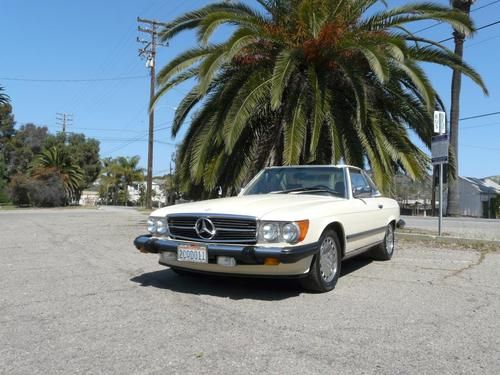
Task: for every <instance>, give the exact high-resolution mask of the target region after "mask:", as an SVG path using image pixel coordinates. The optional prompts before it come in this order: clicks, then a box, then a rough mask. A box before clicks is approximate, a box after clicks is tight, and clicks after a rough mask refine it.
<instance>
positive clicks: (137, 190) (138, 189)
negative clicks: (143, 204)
mask: <svg viewBox="0 0 500 375" xmlns="http://www.w3.org/2000/svg"><path fill="white" fill-rule="evenodd" d="M151 190H152V195H151V202H152V203H153V206H155V207H163V206H165V205H166V204H167V196H166V194H165V181H164V180H163V179H158V178H154V179H153V181H152V189H151ZM145 191H146V181H141V182H134V183H133V184H132V185H129V186H128V200H129V202H131V203H134V204H139V202H140V200H141V194H145Z"/></svg>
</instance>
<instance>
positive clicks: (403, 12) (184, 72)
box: [152, 0, 486, 190]
mask: <svg viewBox="0 0 500 375" xmlns="http://www.w3.org/2000/svg"><path fill="white" fill-rule="evenodd" d="M258 3H259V4H260V5H261V8H262V9H261V10H257V9H253V8H251V7H249V6H247V5H245V4H243V3H231V4H228V3H218V4H211V5H208V6H205V7H204V8H202V9H199V10H196V11H193V12H189V13H186V14H185V15H183V16H180V17H179V18H177V19H176V20H174V21H173V22H172V23H171V24H170V26H169V27H168V28H165V29H164V30H163V32H162V40H163V41H168V40H169V39H171V38H172V37H174V36H176V35H177V34H179V33H180V32H182V31H184V30H188V29H195V30H196V32H197V36H198V42H199V46H198V47H196V48H193V49H189V50H187V51H185V52H184V53H181V54H180V55H179V56H177V57H176V58H174V59H173V60H172V61H170V63H168V64H167V65H166V66H165V67H164V68H163V69H162V70H161V71H160V73H159V75H158V77H157V80H158V85H159V88H158V91H157V94H156V98H155V100H154V101H153V103H152V105H154V104H155V103H156V102H157V101H158V100H159V98H161V97H162V96H163V95H164V94H165V93H166V92H168V90H170V89H172V88H173V87H175V86H176V85H178V84H180V83H182V82H185V81H187V80H189V79H192V78H195V79H196V85H195V86H194V87H193V88H192V89H191V91H190V92H189V93H188V94H187V95H186V96H185V97H184V98H183V100H182V101H181V103H180V104H179V105H178V106H177V110H176V113H175V118H174V122H173V127H172V133H173V135H174V136H175V135H177V134H178V132H179V130H180V129H181V127H182V126H183V125H184V124H185V123H186V122H187V121H186V119H187V118H188V115H189V114H190V113H192V116H191V122H190V124H189V128H188V129H187V132H186V135H185V138H184V141H183V143H182V146H181V148H180V153H179V168H178V169H179V175H180V177H181V182H182V183H183V187H184V188H186V187H188V186H189V185H191V184H192V183H193V182H194V184H201V185H202V188H203V189H204V190H210V189H213V188H214V187H215V186H217V185H224V186H229V187H232V188H236V187H237V186H238V185H239V184H241V183H242V182H243V181H245V180H246V179H247V178H248V176H249V175H251V174H253V173H254V172H255V170H258V169H260V168H262V167H263V166H266V165H276V164H277V165H280V164H286V165H289V164H298V163H337V162H339V161H344V162H346V163H349V164H354V165H357V166H360V167H364V166H365V164H368V166H369V167H370V168H371V170H372V171H373V174H374V177H375V180H376V182H377V183H378V184H379V186H381V187H382V188H383V189H385V190H387V189H388V187H389V183H390V180H391V177H392V176H394V174H395V173H396V172H397V171H399V170H403V171H405V172H406V173H407V174H408V175H409V176H410V177H411V178H412V179H421V178H423V176H425V175H426V174H427V170H428V164H429V160H428V157H427V156H426V155H425V154H424V153H423V152H422V151H421V150H420V149H418V148H417V147H416V146H415V145H414V144H413V143H412V142H411V141H410V138H409V132H408V130H410V131H412V132H414V133H415V134H416V135H417V136H418V137H419V138H420V139H421V140H422V141H423V142H424V143H425V144H426V145H427V146H430V140H431V135H432V129H431V123H432V119H431V116H430V114H431V113H432V111H433V110H434V109H436V108H438V109H442V108H443V104H442V102H441V101H440V99H439V97H438V95H437V94H436V92H435V90H434V88H433V87H432V85H431V83H430V81H429V79H428V78H427V76H426V74H425V73H424V71H423V70H422V68H421V67H420V66H419V63H420V62H426V63H434V64H440V65H444V66H449V67H452V68H454V69H457V70H458V71H460V72H462V73H463V74H465V75H467V76H469V77H470V78H471V79H472V80H473V81H475V82H476V83H477V84H478V85H479V86H480V87H481V88H483V90H484V91H485V92H486V88H485V86H484V84H483V82H482V80H481V78H480V76H479V75H478V74H477V73H476V72H475V71H474V70H473V69H472V68H471V67H469V66H468V65H467V64H465V63H464V62H462V60H461V59H460V58H458V57H457V56H456V55H455V54H454V53H453V52H452V51H450V50H449V49H447V48H446V47H444V46H442V45H440V44H438V43H436V42H434V41H432V40H428V39H425V38H421V37H418V36H416V35H414V34H412V33H411V32H409V31H408V30H407V28H406V25H407V24H409V23H411V22H416V21H421V20H428V19H433V20H437V21H440V22H445V23H449V24H451V25H452V26H453V27H454V28H455V29H456V30H459V31H460V32H461V33H463V34H468V33H470V32H471V30H472V28H473V25H472V22H471V20H470V19H469V17H468V16H467V15H466V14H464V13H463V12H459V11H456V10H451V9H450V8H447V7H442V6H439V5H435V4H431V3H422V4H411V5H404V6H401V7H397V8H393V9H387V8H382V7H379V8H377V9H372V8H374V7H375V6H377V5H378V4H379V3H380V2H378V1H376V0H344V1H331V0H267V1H266V0H258ZM223 24H229V25H233V26H234V27H233V28H232V29H231V30H232V33H231V34H230V35H229V37H228V38H227V40H226V41H225V42H223V43H210V39H211V37H212V35H213V33H214V31H215V30H216V29H217V28H218V27H220V26H221V25H223Z"/></svg>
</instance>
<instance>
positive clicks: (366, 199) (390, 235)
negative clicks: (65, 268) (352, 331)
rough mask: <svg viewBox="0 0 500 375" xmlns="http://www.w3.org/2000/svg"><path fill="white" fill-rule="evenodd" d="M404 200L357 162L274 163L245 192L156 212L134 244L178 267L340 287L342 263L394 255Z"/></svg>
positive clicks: (308, 285) (182, 270) (181, 270)
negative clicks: (380, 186) (385, 191)
mask: <svg viewBox="0 0 500 375" xmlns="http://www.w3.org/2000/svg"><path fill="white" fill-rule="evenodd" d="M398 220H399V206H398V204H397V202H396V201H395V200H393V199H389V198H384V197H382V196H381V194H380V193H379V191H378V190H377V188H376V187H375V185H374V184H373V182H372V180H371V179H370V178H369V176H368V175H367V174H366V173H365V172H364V171H362V170H360V169H359V168H355V167H351V166H294V167H271V168H266V169H264V170H262V171H261V172H259V173H258V174H257V176H256V177H255V178H254V179H253V180H252V181H250V183H249V184H248V185H247V186H246V187H245V188H244V189H243V190H242V191H241V193H240V194H239V195H238V196H237V197H230V198H221V199H212V200H206V201H201V202H194V203H187V204H180V205H175V206H169V207H165V208H162V209H159V210H156V211H154V212H153V213H152V214H151V215H150V217H149V219H148V223H147V226H148V228H147V229H148V232H149V234H147V235H142V236H139V237H137V238H136V239H135V241H134V245H135V246H136V247H137V249H139V250H140V251H142V252H145V253H158V254H159V256H160V264H163V265H165V266H168V267H170V268H171V269H172V270H173V271H175V272H177V273H187V272H201V273H217V274H228V275H240V276H245V275H246V276H260V277H297V278H300V280H301V282H302V285H303V286H304V287H305V288H307V289H309V290H314V291H320V292H326V291H329V290H332V289H333V288H334V287H335V284H336V283H337V280H338V277H339V274H340V265H341V261H342V260H344V259H347V258H350V257H352V256H354V255H357V254H360V253H362V252H365V251H370V252H371V254H372V256H373V257H374V258H375V259H378V260H389V259H391V257H392V255H393V253H394V229H395V226H396V223H397V222H398Z"/></svg>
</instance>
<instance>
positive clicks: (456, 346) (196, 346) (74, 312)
mask: <svg viewBox="0 0 500 375" xmlns="http://www.w3.org/2000/svg"><path fill="white" fill-rule="evenodd" d="M145 221H146V216H145V215H144V214H141V213H138V212H137V211H135V210H131V209H116V208H115V209H111V208H109V209H108V208H104V209H100V210H86V209H51V210H13V211H8V212H7V211H5V212H0V275H1V278H0V282H1V288H2V289H1V290H2V292H1V293H0V373H2V374H75V373H92V374H99V373H103V374H129V373H130V374H132V373H134V374H166V373H168V374H215V373H217V374H226V373H227V374H229V373H230V374H249V373H266V374H285V373H286V374H305V373H307V374H316V373H317V374H325V373H338V374H423V373H429V374H457V373H464V374H465V373H466V374H472V373H473V374H494V373H499V372H500V355H499V351H498V348H499V347H500V321H499V319H498V316H499V310H500V298H499V294H500V278H499V277H498V269H499V267H500V257H499V253H498V252H497V251H491V250H488V251H485V250H483V251H475V250H464V249H453V248H443V247H439V248H433V247H429V246H432V245H429V244H426V243H419V242H416V243H412V242H407V241H404V242H401V243H400V245H401V246H400V247H399V248H398V252H397V253H396V255H395V257H394V258H393V260H392V261H389V262H370V261H369V260H366V259H359V258H358V259H353V260H349V261H347V262H344V263H343V265H342V268H343V271H342V276H341V277H340V279H339V282H338V284H337V287H336V289H335V290H334V291H332V292H330V293H326V294H311V293H307V292H304V291H303V290H301V289H300V287H299V286H298V284H297V283H296V282H294V281H285V280H260V279H233V278H219V277H208V276H198V277H189V276H183V277H182V276H177V275H175V274H174V273H173V272H172V271H170V270H169V269H168V268H166V267H162V266H160V265H158V263H157V256H156V255H152V254H150V255H144V254H141V253H139V252H138V251H136V250H135V248H134V247H133V245H132V241H133V238H134V237H135V236H137V235H139V234H142V233H143V232H144V227H145Z"/></svg>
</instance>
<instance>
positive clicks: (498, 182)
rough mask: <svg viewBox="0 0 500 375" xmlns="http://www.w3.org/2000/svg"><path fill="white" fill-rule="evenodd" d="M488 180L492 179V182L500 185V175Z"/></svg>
mask: <svg viewBox="0 0 500 375" xmlns="http://www.w3.org/2000/svg"><path fill="white" fill-rule="evenodd" d="M486 178H487V179H490V180H492V181H495V182H496V183H497V184H500V175H499V176H491V177H486Z"/></svg>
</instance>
